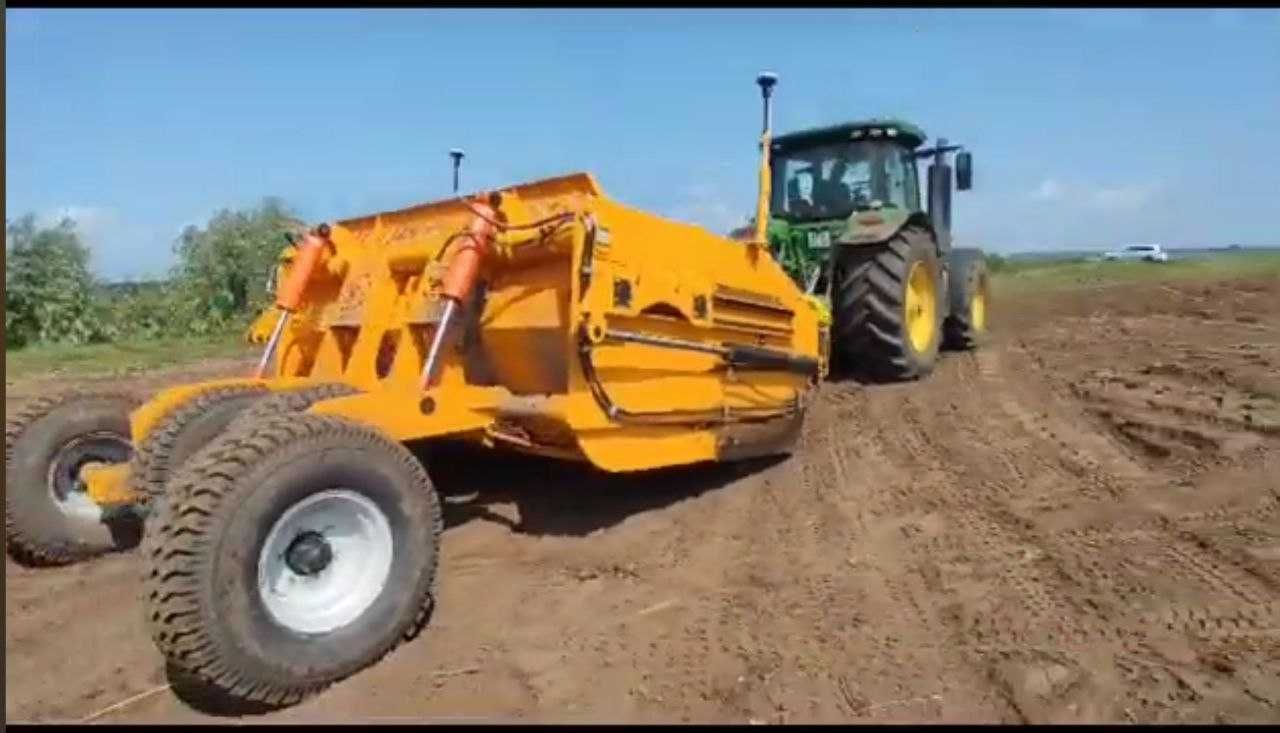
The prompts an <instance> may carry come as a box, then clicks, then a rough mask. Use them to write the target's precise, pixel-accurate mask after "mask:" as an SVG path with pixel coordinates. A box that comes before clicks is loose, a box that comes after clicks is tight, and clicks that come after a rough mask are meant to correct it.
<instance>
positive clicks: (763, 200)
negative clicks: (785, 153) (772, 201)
mask: <svg viewBox="0 0 1280 733" xmlns="http://www.w3.org/2000/svg"><path fill="white" fill-rule="evenodd" d="M772 145H773V136H772V135H771V134H770V132H769V130H768V129H766V130H765V131H764V133H763V134H762V135H760V174H759V175H760V193H759V197H758V198H757V199H756V231H755V239H754V241H755V242H756V243H759V244H764V243H767V242H768V241H769V238H768V235H767V233H766V232H767V231H768V228H769V198H770V196H772V195H773V174H772V173H771V172H770V169H769V159H770V150H769V148H770V147H771V146H772Z"/></svg>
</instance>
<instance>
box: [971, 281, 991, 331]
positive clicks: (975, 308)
mask: <svg viewBox="0 0 1280 733" xmlns="http://www.w3.org/2000/svg"><path fill="white" fill-rule="evenodd" d="M969 320H970V321H972V322H973V330H974V331H977V332H978V333H982V332H983V331H986V330H987V283H986V281H982V282H980V283H979V284H978V292H976V293H974V294H973V302H972V303H970V304H969Z"/></svg>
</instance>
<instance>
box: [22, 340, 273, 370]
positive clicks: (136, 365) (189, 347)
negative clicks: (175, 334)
mask: <svg viewBox="0 0 1280 733" xmlns="http://www.w3.org/2000/svg"><path fill="white" fill-rule="evenodd" d="M261 348H262V347H260V346H250V345H249V344H247V343H245V341H244V336H243V335H242V334H239V333H236V334H230V335H227V336H222V337H218V338H210V339H167V340H158V341H121V342H117V343H110V344H90V345H87V346H69V345H61V344H41V345H37V346H29V347H27V348H23V349H16V350H6V351H5V355H4V361H5V378H6V380H8V381H13V380H14V379H22V378H30V377H45V376H90V375H97V374H104V375H105V374H120V373H126V372H134V371H141V370H149V369H158V368H162V367H170V366H180V365H184V364H192V363H196V362H201V361H204V360H206V359H220V358H229V357H231V358H233V357H238V356H249V355H251V354H253V353H254V351H255V350H257V349H261Z"/></svg>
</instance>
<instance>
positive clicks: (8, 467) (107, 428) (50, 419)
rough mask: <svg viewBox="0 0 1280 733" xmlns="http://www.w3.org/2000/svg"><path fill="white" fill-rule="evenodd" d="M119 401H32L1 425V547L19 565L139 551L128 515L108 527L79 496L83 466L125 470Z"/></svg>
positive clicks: (122, 399) (125, 403)
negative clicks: (121, 465)
mask: <svg viewBox="0 0 1280 733" xmlns="http://www.w3.org/2000/svg"><path fill="white" fill-rule="evenodd" d="M137 404H138V401H137V400H136V399H135V398H133V397H132V396H129V395H125V394H114V393H112V394H92V393H82V392H70V393H66V394H61V395H55V396H51V397H45V398H41V399H37V400H33V401H32V402H31V403H30V404H29V405H27V406H26V407H25V408H23V409H22V410H21V411H20V412H19V413H18V414H17V415H16V416H14V418H13V419H12V420H9V421H7V424H6V425H5V435H4V437H5V441H4V443H5V444H4V455H5V494H4V519H5V535H6V537H5V539H6V546H7V549H8V552H9V556H10V557H12V558H13V559H14V560H15V561H17V562H18V563H20V564H23V565H30V566H39V565H66V564H69V563H72V562H76V561H78V560H82V559H87V558H89V557H93V556H96V555H101V554H103V553H106V552H110V551H112V550H123V549H129V548H130V547H132V546H134V545H136V544H137V541H138V536H139V533H140V531H141V527H140V524H139V523H138V521H137V519H136V517H133V516H130V515H129V514H128V513H124V514H120V515H118V516H116V517H115V518H113V519H108V518H106V517H104V516H103V513H102V510H101V508H100V507H99V506H98V505H97V504H96V503H94V501H93V499H91V498H90V497H89V495H88V494H87V493H86V492H85V490H84V485H83V483H82V482H81V481H80V478H79V473H80V468H81V467H82V466H84V465H85V464H86V463H91V462H93V463H124V462H125V461H128V460H129V456H130V454H131V453H132V452H133V449H132V445H131V443H130V441H129V413H130V412H131V411H132V410H133V409H134V408H135V407H137Z"/></svg>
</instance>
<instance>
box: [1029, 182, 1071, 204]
mask: <svg viewBox="0 0 1280 733" xmlns="http://www.w3.org/2000/svg"><path fill="white" fill-rule="evenodd" d="M1062 193H1063V191H1062V184H1061V183H1058V182H1057V181H1055V180H1054V179H1052V178H1046V179H1044V181H1042V182H1041V183H1040V185H1039V186H1038V187H1036V190H1034V191H1032V192H1031V198H1033V199H1035V200H1037V201H1057V200H1058V199H1060V198H1062Z"/></svg>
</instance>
